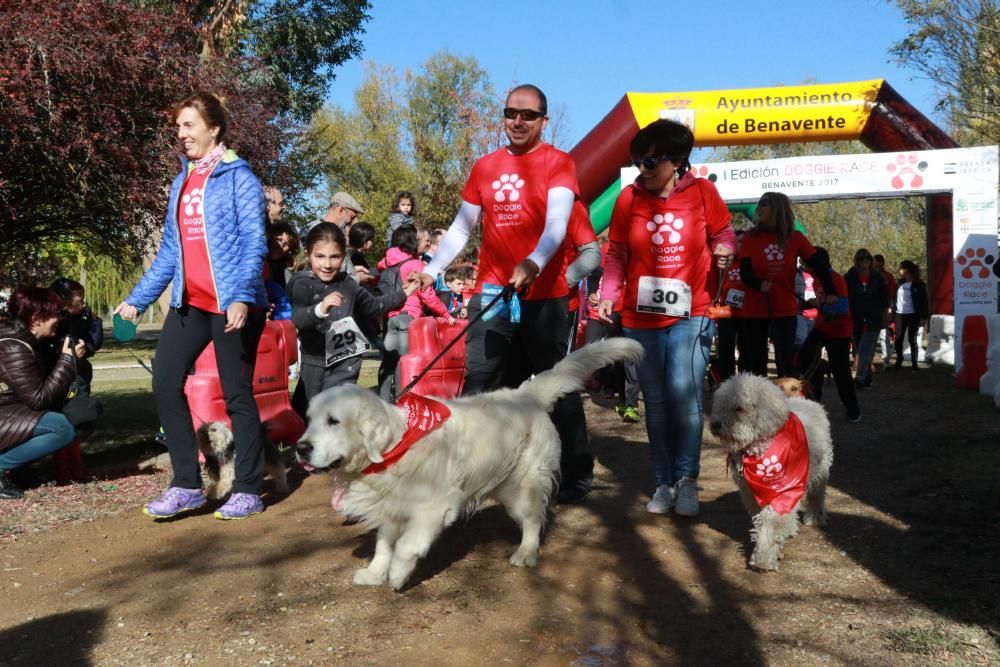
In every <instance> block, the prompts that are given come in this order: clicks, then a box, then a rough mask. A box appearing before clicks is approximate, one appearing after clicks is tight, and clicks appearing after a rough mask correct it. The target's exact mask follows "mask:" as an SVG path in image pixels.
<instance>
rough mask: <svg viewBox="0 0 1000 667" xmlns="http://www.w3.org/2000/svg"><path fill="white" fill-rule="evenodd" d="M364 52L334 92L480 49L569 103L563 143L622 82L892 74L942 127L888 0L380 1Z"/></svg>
mask: <svg viewBox="0 0 1000 667" xmlns="http://www.w3.org/2000/svg"><path fill="white" fill-rule="evenodd" d="M373 4H374V7H373V9H372V12H371V15H372V20H371V21H369V22H368V23H367V25H366V33H365V35H364V36H363V37H362V40H363V42H364V45H365V52H364V54H363V55H362V56H361V58H359V59H356V60H353V61H351V62H349V63H347V64H345V65H343V66H342V67H340V68H339V69H338V70H337V80H336V81H335V82H334V84H333V90H332V92H331V94H330V96H329V98H328V101H329V102H331V103H334V104H337V105H340V106H342V107H344V108H348V109H351V108H353V107H354V100H353V93H354V90H355V88H357V86H358V84H359V83H360V82H361V80H362V77H363V65H364V62H365V61H367V60H374V61H375V62H377V63H379V64H382V65H394V66H396V67H397V69H398V70H399V71H400V72H402V71H403V70H404V69H405V68H406V67H410V68H413V69H417V68H419V66H420V65H421V63H423V62H424V61H425V60H426V59H427V57H428V56H430V55H431V54H432V53H434V52H436V51H441V50H447V51H450V52H452V53H454V54H456V55H459V56H474V57H475V58H476V59H477V60H478V61H479V63H480V64H481V65H482V66H483V67H484V68H485V69H486V71H487V72H489V74H490V76H491V78H492V79H493V83H494V86H495V87H496V88H497V90H498V91H499V90H504V89H506V88H508V87H509V86H510V84H511V83H513V82H518V83H523V82H530V83H535V84H537V85H538V86H540V87H541V88H542V90H544V91H545V92H546V94H547V95H548V97H549V103H550V106H551V105H555V104H562V105H565V109H566V113H567V121H568V125H567V128H566V133H565V137H566V139H567V141H566V142H564V143H565V145H566V147H567V148H569V147H572V146H573V145H575V144H576V142H577V141H578V140H579V139H581V138H582V137H583V136H584V135H585V134H586V133H587V132H588V131H589V130H590V128H592V127H593V126H594V125H595V124H597V122H599V121H600V120H601V118H603V117H604V115H605V114H606V113H607V112H608V111H610V110H611V108H612V107H613V106H614V105H615V103H616V102H617V101H618V100H619V99H620V98H621V97H622V95H623V94H625V93H626V92H671V91H694V90H715V89H727V88H754V87H761V86H770V85H776V84H795V83H801V82H803V81H805V80H807V79H814V80H815V81H816V82H818V83H838V82H843V81H861V80H864V79H875V78H884V79H886V80H887V81H888V82H889V83H890V84H891V85H892V86H893V88H895V89H896V90H897V91H898V92H899V93H900V94H901V95H902V96H903V97H904V98H905V99H906V100H908V101H909V102H910V103H911V104H913V105H914V106H916V107H917V108H918V109H920V110H921V111H922V112H923V113H924V114H926V115H928V116H930V117H932V118H934V119H935V120H936V121H937V122H938V124H939V125H943V120H942V119H941V118H940V117H937V116H935V115H934V104H935V101H936V99H935V96H934V89H933V86H932V85H931V84H930V82H928V81H926V80H923V79H921V78H918V77H917V76H916V75H915V73H914V72H913V71H911V70H906V69H901V68H900V67H898V66H896V65H895V64H890V63H889V54H888V50H889V47H890V46H891V45H892V44H893V43H894V42H896V41H898V40H900V39H902V38H903V37H905V36H906V35H907V34H908V30H907V26H906V23H905V22H904V21H903V18H902V15H901V14H900V12H899V10H898V9H897V8H896V7H895V5H894V4H888V3H886V2H884V1H881V0H838V1H835V2H834V1H830V0H826V1H816V0H791V1H788V0H785V1H784V2H776V1H774V0H759V1H757V2H746V1H743V2H738V1H734V0H723V1H719V2H703V3H687V4H686V5H685V4H684V3H679V2H665V1H663V0H647V1H646V2H636V1H633V0H607V1H606V2H590V1H588V0H578V1H575V2H574V1H570V0H533V1H530V2H524V1H523V0H521V1H518V0H515V2H511V3H492V2H491V3H487V2H475V1H469V2H459V1H458V0H426V1H421V2H413V3H410V2H402V1H401V0H395V1H390V0H375V2H374V3H373Z"/></svg>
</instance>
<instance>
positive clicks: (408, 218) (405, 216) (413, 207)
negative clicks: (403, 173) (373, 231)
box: [385, 190, 417, 249]
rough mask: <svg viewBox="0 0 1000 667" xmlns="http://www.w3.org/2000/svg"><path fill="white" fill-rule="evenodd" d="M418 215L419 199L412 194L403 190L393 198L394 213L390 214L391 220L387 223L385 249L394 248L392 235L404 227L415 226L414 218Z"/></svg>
mask: <svg viewBox="0 0 1000 667" xmlns="http://www.w3.org/2000/svg"><path fill="white" fill-rule="evenodd" d="M416 214H417V199H416V197H414V196H413V193H412V192H407V191H406V190H401V191H399V192H397V193H396V196H395V197H393V198H392V211H390V212H389V220H388V221H387V222H386V223H385V247H386V249H389V248H391V247H392V234H393V232H395V231H396V230H397V229H399V228H400V227H403V226H411V227H412V226H413V225H414V224H415V223H414V217H413V216H415V215H416Z"/></svg>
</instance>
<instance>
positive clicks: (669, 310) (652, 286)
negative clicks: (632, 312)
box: [635, 276, 691, 317]
mask: <svg viewBox="0 0 1000 667" xmlns="http://www.w3.org/2000/svg"><path fill="white" fill-rule="evenodd" d="M635 309H636V311H637V312H640V313H652V314H654V315H665V316H668V317H690V316H691V287H690V286H688V284H687V283H686V282H684V281H683V280H675V279H673V278H656V277H654V276H642V277H641V278H639V294H638V298H637V299H636V306H635Z"/></svg>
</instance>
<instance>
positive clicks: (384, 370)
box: [378, 225, 455, 402]
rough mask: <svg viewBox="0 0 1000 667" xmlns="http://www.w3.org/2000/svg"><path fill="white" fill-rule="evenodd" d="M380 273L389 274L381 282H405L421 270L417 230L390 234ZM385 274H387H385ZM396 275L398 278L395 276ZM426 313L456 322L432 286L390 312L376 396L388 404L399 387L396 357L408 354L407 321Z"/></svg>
mask: <svg viewBox="0 0 1000 667" xmlns="http://www.w3.org/2000/svg"><path fill="white" fill-rule="evenodd" d="M378 268H379V271H381V272H382V273H383V274H386V275H390V276H391V277H390V279H387V280H386V281H383V280H382V279H380V280H379V285H382V284H383V282H396V280H399V281H401V282H402V283H406V279H407V278H408V277H409V276H410V274H411V273H414V272H416V273H420V272H422V271H423V270H424V263H423V261H421V260H420V255H419V253H418V251H417V229H416V227H414V226H413V225H404V226H402V227H399V228H397V229H396V230H395V231H394V232H393V233H392V247H390V248H389V250H388V251H387V252H386V253H385V258H384V259H382V261H380V262H379V263H378ZM387 272H388V273H387ZM396 272H398V278H397V277H396V275H394V274H395V273H396ZM425 312H429V313H430V314H432V315H436V316H437V317H446V318H448V323H449V324H454V323H455V318H453V317H452V316H451V315H449V314H448V308H447V307H446V306H445V305H444V303H442V302H441V299H439V298H438V295H437V294H436V293H435V292H434V288H433V287H432V286H427V287H424V288H423V289H419V290H417V291H416V292H414V293H413V294H411V295H410V296H409V297H407V299H406V303H404V304H403V307H402V308H401V309H399V310H394V311H390V312H389V320H388V323H387V324H386V330H385V339H384V340H383V346H384V351H383V354H382V363H381V365H380V366H379V369H378V380H379V395H381V397H382V398H383V399H384V400H386V401H389V402H392V401H395V400H396V392H397V391H398V390H399V389H401V387H399V386H398V376H399V373H398V366H399V358H400V357H401V356H403V355H404V354H407V353H408V352H409V351H410V336H409V328H410V322H412V321H413V320H414V319H416V318H418V317H422V316H423V315H424V313H425Z"/></svg>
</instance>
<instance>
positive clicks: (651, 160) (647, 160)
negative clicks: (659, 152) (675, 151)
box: [632, 155, 670, 171]
mask: <svg viewBox="0 0 1000 667" xmlns="http://www.w3.org/2000/svg"><path fill="white" fill-rule="evenodd" d="M669 159H670V158H668V157H667V156H665V155H664V156H663V157H644V158H642V159H641V160H632V166H633V167H635V168H636V169H638V168H639V167H644V168H645V169H646V171H650V170H652V169H656V168H657V167H659V166H660V165H661V164H663V163H664V162H666V161H667V160H669Z"/></svg>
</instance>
